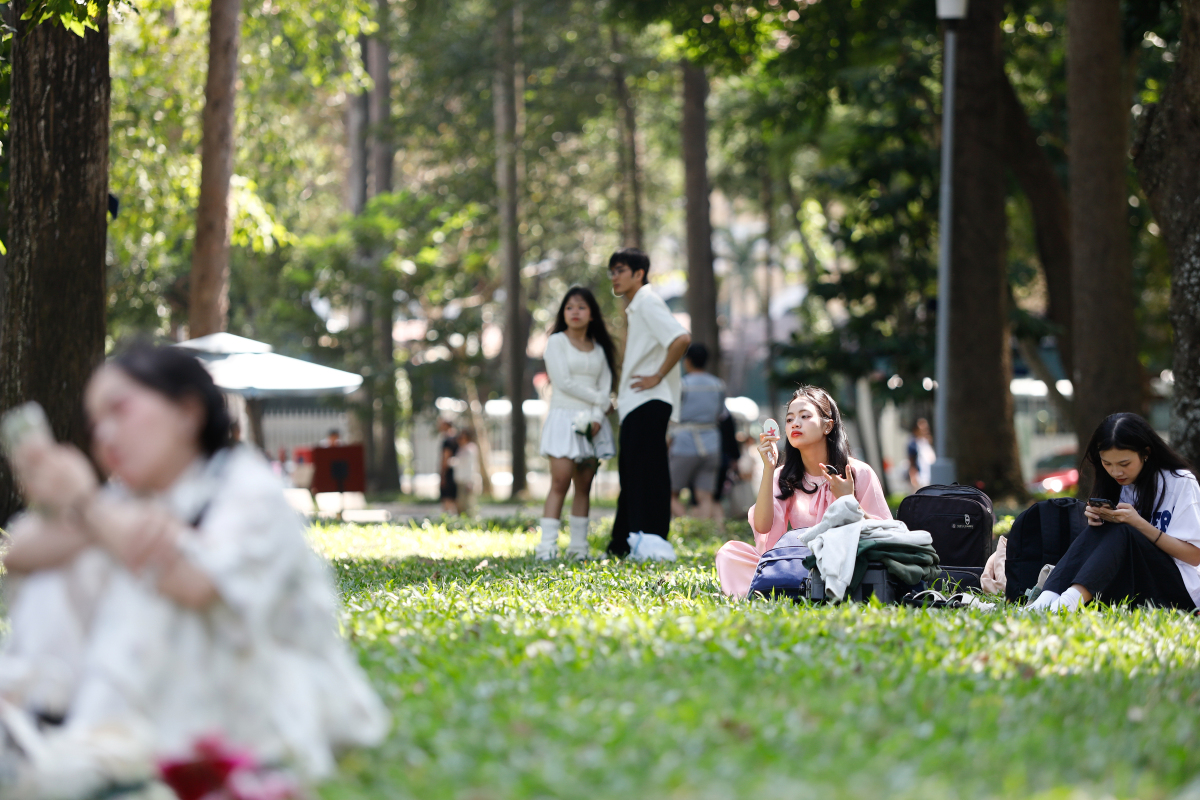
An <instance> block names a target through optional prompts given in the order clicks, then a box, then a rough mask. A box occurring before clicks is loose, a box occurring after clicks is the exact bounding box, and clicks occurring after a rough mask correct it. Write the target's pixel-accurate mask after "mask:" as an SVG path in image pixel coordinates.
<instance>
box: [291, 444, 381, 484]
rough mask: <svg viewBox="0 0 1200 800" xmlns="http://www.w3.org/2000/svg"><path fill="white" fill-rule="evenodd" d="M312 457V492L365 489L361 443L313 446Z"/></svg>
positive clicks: (364, 469) (364, 460) (364, 461)
mask: <svg viewBox="0 0 1200 800" xmlns="http://www.w3.org/2000/svg"><path fill="white" fill-rule="evenodd" d="M296 449H297V451H298V450H299V449H300V448H296ZM312 458H313V479H312V485H311V486H310V487H309V491H311V492H312V493H313V494H317V493H319V492H365V491H367V477H366V459H365V458H364V456H363V446H362V445H361V444H343V445H338V446H337V447H314V448H313V450H312Z"/></svg>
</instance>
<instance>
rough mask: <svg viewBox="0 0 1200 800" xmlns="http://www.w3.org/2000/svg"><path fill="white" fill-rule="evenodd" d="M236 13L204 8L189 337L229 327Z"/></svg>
mask: <svg viewBox="0 0 1200 800" xmlns="http://www.w3.org/2000/svg"><path fill="white" fill-rule="evenodd" d="M240 13H241V0H212V2H211V5H210V8H209V14H210V16H209V23H208V78H207V80H206V81H205V84H204V133H203V138H202V139H201V142H200V202H199V204H198V205H197V207H196V240H195V241H194V242H193V243H192V276H191V298H190V302H189V308H188V335H189V336H190V337H191V338H193V339H195V338H197V337H200V336H207V335H208V334H210V333H217V332H219V331H223V330H225V328H226V326H227V325H228V324H229V179H230V178H231V177H233V148H234V141H233V127H234V103H235V100H236V98H237V57H238V38H239V35H240V25H239V22H238V17H239V15H240Z"/></svg>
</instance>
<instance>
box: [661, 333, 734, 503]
mask: <svg viewBox="0 0 1200 800" xmlns="http://www.w3.org/2000/svg"><path fill="white" fill-rule="evenodd" d="M707 365H708V348H707V347H705V346H704V345H703V344H700V343H699V342H697V343H696V344H693V345H691V346H690V347H688V349H687V352H686V353H685V354H684V356H683V381H682V383H681V385H682V392H681V397H680V404H679V423H678V424H677V425H674V426H672V429H671V431H672V436H671V513H672V514H674V515H675V516H677V517H683V516H686V515H687V509H685V508H684V507H683V503H681V502H680V501H679V495H680V493H681V492H682V491H683V490H684V489H685V488H687V487H691V491H692V493H693V494H694V495H695V500H696V504H697V510H696V516H697V517H699V518H700V519H711V520H714V521H716V522H720V521H722V514H721V507H720V506H719V505H717V504H716V503H715V502H713V495H714V494H715V493H716V491H717V481H718V480H719V481H721V482H724V480H725V476H724V474H723V473H722V472H721V466H722V452H721V450H722V448H721V432H720V429H719V428H718V426H717V423H718V422H719V421H720V419H721V417H722V416H724V415H727V414H728V413H729V412H727V411H726V410H725V383H724V381H722V380H721V379H720V378H718V377H717V376H716V375H713V374H711V373H708V372H706V371H705V369H704V368H705V367H706V366H707Z"/></svg>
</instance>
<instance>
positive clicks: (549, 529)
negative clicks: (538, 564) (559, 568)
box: [533, 517, 560, 561]
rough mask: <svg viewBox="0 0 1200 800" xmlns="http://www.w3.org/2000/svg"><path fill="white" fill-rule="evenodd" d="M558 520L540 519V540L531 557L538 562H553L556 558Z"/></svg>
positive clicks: (550, 518)
mask: <svg viewBox="0 0 1200 800" xmlns="http://www.w3.org/2000/svg"><path fill="white" fill-rule="evenodd" d="M559 524H560V523H559V520H557V519H554V518H552V517H542V525H541V528H542V540H541V541H540V542H538V546H537V549H536V550H534V551H533V556H534V558H536V559H537V560H538V561H553V560H554V559H556V558H558V526H559Z"/></svg>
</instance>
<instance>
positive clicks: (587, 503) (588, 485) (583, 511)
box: [560, 459, 596, 517]
mask: <svg viewBox="0 0 1200 800" xmlns="http://www.w3.org/2000/svg"><path fill="white" fill-rule="evenodd" d="M564 460H565V459H564ZM595 477H596V468H595V467H594V466H592V465H590V464H576V465H575V497H574V498H573V499H572V500H571V516H574V517H586V516H587V515H588V512H589V511H590V510H591V507H592V499H591V491H592V479H593V478H595ZM560 502H561V501H560Z"/></svg>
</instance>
